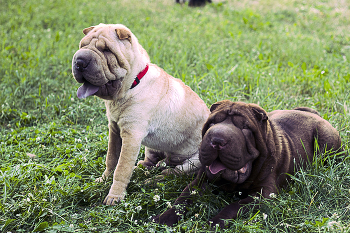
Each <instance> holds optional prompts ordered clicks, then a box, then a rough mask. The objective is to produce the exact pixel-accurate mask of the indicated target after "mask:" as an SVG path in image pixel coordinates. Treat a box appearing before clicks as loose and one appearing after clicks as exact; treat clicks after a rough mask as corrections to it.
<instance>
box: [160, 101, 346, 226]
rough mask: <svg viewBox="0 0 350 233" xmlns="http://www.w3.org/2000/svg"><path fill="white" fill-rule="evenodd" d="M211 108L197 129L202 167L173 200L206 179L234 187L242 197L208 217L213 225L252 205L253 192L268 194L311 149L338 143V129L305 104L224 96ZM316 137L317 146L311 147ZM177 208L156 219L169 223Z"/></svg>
mask: <svg viewBox="0 0 350 233" xmlns="http://www.w3.org/2000/svg"><path fill="white" fill-rule="evenodd" d="M210 110H211V114H210V116H209V118H208V120H207V122H206V123H205V125H204V127H203V130H202V135H203V139H202V143H201V147H200V154H199V159H200V161H201V163H202V168H201V170H200V172H199V174H198V176H197V178H196V179H195V180H194V181H193V182H192V183H191V184H190V185H188V186H187V187H186V189H185V190H184V191H183V192H182V194H181V195H180V197H179V198H178V199H177V200H176V202H175V204H186V205H190V204H191V199H190V198H189V196H190V190H191V189H192V187H194V186H198V187H202V188H204V187H205V185H204V181H206V180H208V181H210V182H214V183H216V184H217V185H219V186H221V187H222V188H223V189H224V190H225V191H227V192H233V191H239V192H240V193H241V195H240V198H241V200H240V201H238V202H235V203H232V204H230V205H228V206H226V207H225V208H224V209H223V210H221V211H220V212H219V214H217V215H216V216H215V217H214V218H213V219H211V222H212V224H213V225H215V224H220V225H221V227H223V226H224V221H223V219H234V218H236V217H237V215H238V213H239V211H240V213H244V212H246V211H247V210H249V209H251V208H255V206H256V205H245V204H252V203H254V204H256V200H255V199H256V198H253V197H252V196H256V197H261V196H262V197H264V198H269V196H270V194H271V193H276V192H277V191H278V188H279V187H282V186H283V185H285V184H286V181H287V175H286V173H288V174H293V173H294V171H295V169H298V168H299V167H300V166H304V165H305V164H306V163H307V162H308V161H310V162H312V160H313V156H314V154H315V153H319V152H324V150H326V149H327V150H330V149H334V150H338V149H340V147H341V140H340V136H339V133H338V132H337V130H336V129H335V128H333V127H332V126H331V125H330V124H329V122H327V121H326V120H324V119H322V118H321V117H320V116H319V114H318V113H317V111H315V110H313V109H310V108H298V109H296V110H276V111H273V112H270V113H267V112H266V111H265V110H264V109H262V108H261V107H259V106H258V105H256V104H246V103H242V102H235V103H234V102H231V101H228V100H224V101H220V102H218V103H216V104H214V105H212V107H211V109H210ZM315 139H317V143H318V145H319V148H320V151H315ZM176 212H177V210H176V209H175V208H171V209H169V210H167V211H166V212H164V213H163V214H161V215H160V216H157V217H155V220H156V221H157V222H160V223H165V224H168V225H173V224H174V223H176V222H177V221H178V219H179V216H178V215H177V214H176ZM185 212H186V211H185V210H184V211H183V212H182V213H185Z"/></svg>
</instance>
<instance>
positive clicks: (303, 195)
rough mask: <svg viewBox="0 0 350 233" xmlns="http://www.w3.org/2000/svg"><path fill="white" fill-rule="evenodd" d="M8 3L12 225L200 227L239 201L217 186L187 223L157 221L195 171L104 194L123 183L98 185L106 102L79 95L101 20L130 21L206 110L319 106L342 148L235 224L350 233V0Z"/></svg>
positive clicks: (2, 227) (0, 107) (2, 146)
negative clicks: (79, 61) (80, 63)
mask: <svg viewBox="0 0 350 233" xmlns="http://www.w3.org/2000/svg"><path fill="white" fill-rule="evenodd" d="M0 5H1V8H0V80H1V81H0V131H1V132H0V158H1V163H0V194H1V195H0V198H1V199H0V213H1V214H0V231H1V232H31V231H45V232H117V231H124V232H155V231H157V232H174V231H175V232H177V231H181V232H201V231H203V229H202V226H203V225H204V226H205V225H206V221H207V220H208V219H209V218H211V217H213V216H214V215H215V214H216V213H217V212H218V211H219V209H221V208H222V207H223V206H225V205H226V204H227V203H229V202H232V201H234V198H233V197H232V195H230V194H224V193H222V192H220V191H219V190H217V192H216V194H213V193H212V192H209V191H207V192H206V193H205V194H204V195H203V196H202V197H201V198H200V199H199V200H197V201H196V202H195V204H194V206H193V207H192V208H191V210H190V212H189V214H188V215H187V216H184V219H183V220H182V221H180V223H179V224H178V225H176V226H174V227H172V228H169V227H165V226H161V225H157V224H154V223H152V222H151V221H150V218H151V217H152V216H154V215H157V214H159V213H161V212H162V211H164V210H165V209H166V208H167V205H168V204H171V203H173V202H174V200H175V199H176V197H177V196H178V195H179V193H180V192H181V191H182V189H183V188H184V187H185V186H186V185H187V184H188V183H189V182H190V181H191V180H192V179H193V177H186V176H183V177H177V178H175V177H168V178H167V179H166V180H165V181H164V182H162V183H160V184H158V186H157V187H150V186H149V185H146V184H144V180H145V179H148V178H151V177H152V176H154V175H156V174H158V173H159V171H151V172H146V171H143V170H137V171H135V172H134V174H133V178H132V181H131V183H130V185H129V187H128V189H127V192H128V195H127V197H126V199H125V200H124V201H123V202H122V203H121V204H119V205H117V206H114V207H110V206H103V205H102V204H101V202H102V200H103V198H104V197H105V195H106V194H107V193H108V190H109V187H110V185H111V179H109V180H108V181H107V182H106V183H95V182H94V180H95V178H97V177H99V176H100V175H101V174H102V172H103V171H104V156H105V154H106V152H107V141H108V139H107V136H108V128H107V119H106V117H105V109H104V105H103V104H102V101H101V100H99V99H98V98H96V97H89V98H87V99H84V100H79V99H77V97H76V90H77V88H78V87H79V84H77V83H76V82H75V81H74V79H73V78H72V75H71V59H72V57H73V54H74V53H75V51H76V50H77V49H78V44H79V41H80V39H81V38H82V37H83V34H82V29H84V28H86V27H89V26H91V25H96V24H99V23H122V24H125V25H126V26H127V27H129V28H130V29H131V30H132V31H133V33H134V34H135V35H136V36H137V37H138V39H139V42H140V43H141V44H142V45H143V47H144V48H145V49H146V50H147V51H148V54H149V56H150V58H151V61H152V62H153V63H155V64H157V65H158V66H160V67H162V68H163V69H164V70H165V71H167V72H168V73H169V74H171V75H173V76H175V77H177V78H180V79H182V80H183V81H184V82H185V83H186V84H187V85H189V86H190V87H191V88H192V89H193V90H194V91H196V92H197V93H198V94H199V95H200V97H201V98H202V99H203V100H204V101H205V102H206V104H207V105H208V106H210V105H211V104H212V103H215V102H216V101H219V100H223V99H230V100H232V101H245V102H253V103H257V104H259V105H261V106H262V107H263V108H265V109H266V110H267V111H272V110H274V109H291V108H294V107H297V106H308V107H312V108H314V109H316V110H318V111H319V112H320V113H321V115H322V116H323V118H325V119H327V120H328V121H329V122H330V123H331V124H332V125H333V126H334V127H336V128H337V129H338V130H339V131H340V134H341V137H342V140H343V146H344V149H345V153H344V154H339V155H337V156H335V157H334V156H330V155H328V154H325V155H323V158H324V159H318V160H316V161H315V162H314V163H313V164H312V166H310V167H309V168H308V169H305V170H302V171H300V172H298V173H297V174H295V175H294V176H293V177H292V180H293V182H291V184H290V186H289V188H288V189H286V190H281V192H280V193H278V194H277V195H276V197H275V198H273V199H271V200H268V201H266V202H264V205H263V206H262V207H261V209H260V210H259V211H253V212H251V213H249V214H247V215H246V216H243V217H240V218H239V219H237V220H232V221H230V227H231V230H230V231H231V232H232V229H233V230H236V231H238V232H333V231H335V232H341V231H342V232H350V163H349V158H350V157H349V137H350V129H349V127H350V122H349V115H350V107H349V106H350V94H349V93H350V64H349V60H350V35H349V31H350V20H349V19H350V4H349V3H347V2H346V1H336V0H322V1H312V0H306V1H301V0H290V1H286V0H283V1H278V2H276V1H273V0H261V1H248V0H246V1H238V0H232V1H226V2H223V3H219V2H217V1H216V2H215V3H213V4H210V5H207V6H206V7H204V8H188V7H187V6H186V5H183V6H180V5H175V4H174V1H172V0H163V1H161V0H148V1H127V0H115V1H104V2H103V3H102V2H101V1H87V0H77V1H67V0H58V1H43V0H41V1H38V0H26V1H18V0H8V1H5V0H0ZM27 153H30V154H34V155H36V157H35V158H30V157H29V156H28V155H27ZM139 157H140V158H142V157H143V152H142V151H141V153H140V156H139ZM212 188H213V189H214V190H215V189H216V187H214V186H213V187H212ZM156 195H158V196H159V200H158V196H156ZM155 196H156V197H155ZM204 231H205V230H204Z"/></svg>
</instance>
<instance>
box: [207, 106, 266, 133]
mask: <svg viewBox="0 0 350 233" xmlns="http://www.w3.org/2000/svg"><path fill="white" fill-rule="evenodd" d="M210 111H211V114H210V116H209V119H208V120H210V121H212V122H213V123H219V122H222V121H224V120H225V119H227V118H231V120H232V123H234V124H235V125H238V126H240V128H242V127H245V126H248V124H251V123H253V122H257V121H258V122H261V121H264V120H267V115H266V112H265V110H264V109H262V108H261V107H260V106H258V105H256V104H247V103H244V102H232V101H229V100H223V101H219V102H217V103H215V104H213V105H212V106H211V108H210ZM249 122H251V123H249Z"/></svg>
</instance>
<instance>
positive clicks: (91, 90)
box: [77, 82, 99, 99]
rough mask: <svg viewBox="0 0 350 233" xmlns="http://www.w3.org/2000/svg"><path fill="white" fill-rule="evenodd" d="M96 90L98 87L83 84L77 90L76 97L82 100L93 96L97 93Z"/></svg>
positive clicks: (87, 83)
mask: <svg viewBox="0 0 350 233" xmlns="http://www.w3.org/2000/svg"><path fill="white" fill-rule="evenodd" d="M98 89H99V87H98V86H95V85H92V84H91V83H89V82H85V83H84V84H83V85H81V86H80V87H79V88H78V91H77V96H78V98H79V99H84V98H86V97H88V96H90V95H93V94H95V93H96V92H97V91H98Z"/></svg>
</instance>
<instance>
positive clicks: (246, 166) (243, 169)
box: [238, 163, 248, 173]
mask: <svg viewBox="0 0 350 233" xmlns="http://www.w3.org/2000/svg"><path fill="white" fill-rule="evenodd" d="M247 168H248V163H247V164H246V165H244V167H242V168H241V169H239V170H238V171H239V172H240V173H245V172H246V171H247Z"/></svg>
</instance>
